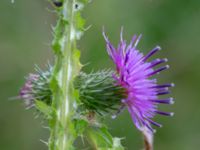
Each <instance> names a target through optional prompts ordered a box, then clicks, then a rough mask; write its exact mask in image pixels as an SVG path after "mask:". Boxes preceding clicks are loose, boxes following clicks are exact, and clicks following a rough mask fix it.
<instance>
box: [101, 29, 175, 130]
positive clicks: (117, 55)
mask: <svg viewBox="0 0 200 150" xmlns="http://www.w3.org/2000/svg"><path fill="white" fill-rule="evenodd" d="M103 35H104V38H105V40H106V46H107V52H108V54H109V56H110V58H111V59H112V60H113V62H114V64H115V65H116V70H117V71H116V72H117V73H116V74H115V75H114V76H113V78H114V79H115V80H116V81H117V82H118V84H119V85H120V86H122V87H123V88H125V89H126V93H127V98H125V99H123V100H122V103H124V104H125V105H126V106H127V108H128V111H129V113H130V115H131V117H132V120H133V122H134V124H135V126H136V127H137V128H138V129H139V130H141V131H142V130H144V128H146V129H148V130H149V131H151V132H154V129H153V128H152V127H151V124H153V125H156V126H158V127H161V124H159V123H157V122H154V121H153V120H152V119H153V118H154V116H155V115H156V114H160V115H165V116H171V115H173V113H168V112H162V111H159V110H158V104H172V103H173V99H172V98H167V99H159V95H164V94H168V93H169V91H168V88H169V87H172V86H173V84H163V85H158V84H157V80H156V79H152V78H151V77H152V76H153V75H155V74H157V73H159V72H160V71H162V70H165V69H168V68H169V66H168V65H166V66H162V67H160V68H158V69H154V67H155V66H157V65H159V64H162V63H165V62H166V61H167V59H155V60H153V61H148V59H149V58H150V57H151V56H152V55H153V54H155V53H156V52H157V51H159V50H160V49H161V48H160V47H159V46H156V47H155V48H154V49H152V50H151V51H150V52H149V53H148V54H147V55H143V54H142V53H141V52H140V51H139V50H138V49H137V44H138V42H139V40H140V38H141V35H140V36H138V37H137V36H136V35H134V36H133V38H132V40H131V42H130V44H129V45H127V44H126V41H125V40H123V37H122V32H121V40H120V43H119V45H118V47H117V48H115V47H114V46H113V45H112V44H111V43H110V41H109V40H108V37H107V36H106V35H105V33H103Z"/></svg>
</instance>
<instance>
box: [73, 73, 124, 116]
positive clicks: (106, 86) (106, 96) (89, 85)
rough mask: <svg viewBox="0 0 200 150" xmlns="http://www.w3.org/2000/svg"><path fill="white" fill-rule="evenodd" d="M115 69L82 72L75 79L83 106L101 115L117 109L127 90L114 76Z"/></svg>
mask: <svg viewBox="0 0 200 150" xmlns="http://www.w3.org/2000/svg"><path fill="white" fill-rule="evenodd" d="M113 73H114V72H113V71H110V70H102V71H98V72H94V73H90V74H86V73H83V72H81V73H80V75H79V76H78V77H77V79H76V80H75V88H76V89H78V90H79V94H80V96H79V98H80V100H81V103H82V104H83V107H85V108H86V109H87V110H89V111H94V112H96V113H98V114H100V115H103V114H105V113H111V112H112V111H113V110H117V109H118V107H119V105H120V104H121V99H122V98H125V90H124V89H123V87H121V86H118V85H117V83H116V81H115V80H114V79H113V78H112V75H113Z"/></svg>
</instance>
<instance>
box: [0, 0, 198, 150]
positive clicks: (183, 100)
mask: <svg viewBox="0 0 200 150" xmlns="http://www.w3.org/2000/svg"><path fill="white" fill-rule="evenodd" d="M199 6H200V1H198V0H190V1H188V0H123V1H120V0H93V2H92V3H91V4H89V5H88V6H87V8H86V9H85V11H84V16H85V18H86V24H88V26H89V25H92V26H91V28H90V29H89V30H88V31H86V32H85V35H84V36H83V39H82V40H81V41H80V43H79V45H78V48H79V49H81V53H82V64H87V63H88V62H89V64H88V65H86V66H85V67H84V68H83V69H84V70H85V71H91V70H98V69H102V68H109V67H112V66H111V64H112V63H111V61H110V60H109V57H108V56H107V54H106V50H105V42H104V39H103V37H102V33H101V32H102V27H103V26H104V27H105V30H106V32H107V33H108V35H109V39H111V40H112V41H114V43H117V42H118V39H119V32H120V28H121V26H123V27H124V32H125V35H124V38H125V39H127V40H129V39H131V36H132V35H133V34H134V33H137V34H139V33H142V34H143V38H142V40H141V42H140V44H139V48H140V49H141V50H143V52H144V53H145V52H147V51H148V50H149V49H148V50H147V49H146V48H148V47H152V48H153V47H154V46H155V45H160V46H161V47H162V48H163V51H161V53H160V54H159V56H158V57H167V58H169V64H170V65H171V69H170V70H169V71H167V72H165V73H163V75H162V78H160V82H163V83H165V82H167V81H169V82H171V81H173V82H174V83H175V84H176V87H175V88H174V89H173V92H172V94H173V97H174V98H175V100H176V103H175V104H174V106H172V107H168V109H166V107H165V108H163V109H165V110H166V111H167V110H168V111H174V112H175V116H174V117H173V118H163V117H157V118H156V120H157V121H159V122H162V123H163V125H164V127H163V128H161V129H158V130H157V133H156V134H155V136H156V138H155V149H158V150H179V149H181V150H190V149H192V150H198V149H199V147H200V143H199V139H200V132H199V124H200V119H199V114H200V109H199V105H200V101H199V99H200V93H199V89H200V84H199V83H200V79H199V76H200V69H199V67H198V65H199V64H200V59H199V56H200V50H199V49H200V46H199V43H200V38H199V35H200V29H199V26H200V19H199V17H200V7H199ZM47 8H49V9H50V11H51V10H52V9H51V6H50V5H49V4H48V3H47V1H45V0H34V1H33V0H15V1H14V3H11V1H9V0H1V2H0V54H1V55H0V69H1V75H0V112H1V113H0V133H1V135H0V149H2V150H13V149H15V150H35V149H38V150H45V149H47V147H46V146H45V144H43V143H42V142H40V141H39V140H40V139H42V140H44V141H45V140H47V139H48V136H49V135H48V130H47V129H44V128H43V127H42V125H43V126H45V125H46V123H45V122H44V121H42V119H41V118H39V119H34V117H35V115H33V113H34V111H32V110H28V111H27V110H25V109H24V108H25V107H24V106H23V102H22V101H20V100H19V101H15V100H8V99H9V98H10V97H13V96H16V95H17V94H18V90H19V88H20V87H21V86H22V85H23V83H24V81H25V80H24V78H23V77H24V76H26V75H27V74H28V73H29V72H34V64H38V65H40V66H45V64H46V63H47V60H50V61H51V60H52V58H53V57H52V51H51V48H50V43H51V40H52V32H51V31H52V30H51V25H50V24H54V25H55V17H54V13H50V12H49V10H48V9H47ZM107 122H108V123H109V124H110V126H109V130H110V131H111V132H112V134H113V135H114V136H117V137H125V138H124V139H122V141H121V142H122V143H123V144H124V145H125V147H126V148H127V149H130V150H132V149H133V148H134V149H136V150H137V149H141V144H142V140H141V139H142V138H141V135H140V133H139V132H138V131H137V130H136V129H135V127H134V125H133V123H132V121H131V118H130V116H129V114H128V113H127V112H126V111H125V112H123V113H122V114H120V115H119V116H118V118H117V119H116V120H112V119H110V118H108V119H107Z"/></svg>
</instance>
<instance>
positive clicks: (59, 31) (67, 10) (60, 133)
mask: <svg viewBox="0 0 200 150" xmlns="http://www.w3.org/2000/svg"><path fill="white" fill-rule="evenodd" d="M62 4H63V6H62V8H59V10H58V13H59V20H58V23H57V26H56V27H55V29H54V32H55V35H54V36H55V38H54V42H53V48H54V52H55V55H56V62H55V66H54V70H53V75H52V79H51V88H52V93H53V100H52V107H53V110H54V115H53V118H52V120H50V127H51V136H50V140H49V149H50V150H71V149H73V143H74V140H75V139H76V133H75V130H74V124H73V115H74V112H75V110H74V107H73V104H74V103H75V99H74V96H73V92H74V87H73V79H74V77H75V76H76V73H77V72H78V71H77V68H76V65H78V64H76V63H79V62H76V61H75V60H74V57H73V56H74V53H75V51H76V36H75V22H74V14H75V10H74V6H75V0H63V2H62Z"/></svg>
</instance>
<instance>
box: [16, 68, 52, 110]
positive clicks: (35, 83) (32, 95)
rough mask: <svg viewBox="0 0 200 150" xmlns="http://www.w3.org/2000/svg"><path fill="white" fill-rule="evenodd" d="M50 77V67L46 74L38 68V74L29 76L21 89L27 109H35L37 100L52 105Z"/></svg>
mask: <svg viewBox="0 0 200 150" xmlns="http://www.w3.org/2000/svg"><path fill="white" fill-rule="evenodd" d="M50 76H51V67H50V66H49V70H48V71H46V72H43V71H42V70H41V69H40V68H39V67H36V74H29V76H28V77H27V78H26V83H25V85H24V86H23V87H22V88H21V90H20V94H19V96H20V97H21V98H22V99H23V100H24V101H25V104H26V106H27V108H30V107H33V106H34V105H35V103H34V101H35V100H40V101H43V102H45V103H47V104H50V103H51V101H52V100H51V97H52V93H51V90H50V85H49V81H50Z"/></svg>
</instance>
